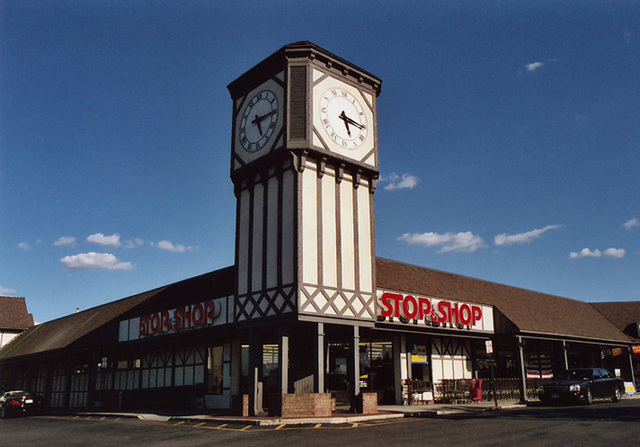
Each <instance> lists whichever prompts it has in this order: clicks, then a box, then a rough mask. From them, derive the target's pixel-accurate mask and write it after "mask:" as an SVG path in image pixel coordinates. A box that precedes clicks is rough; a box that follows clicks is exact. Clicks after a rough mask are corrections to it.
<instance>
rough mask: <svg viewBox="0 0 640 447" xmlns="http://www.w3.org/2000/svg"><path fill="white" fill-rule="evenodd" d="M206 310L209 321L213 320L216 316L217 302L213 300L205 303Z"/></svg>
mask: <svg viewBox="0 0 640 447" xmlns="http://www.w3.org/2000/svg"><path fill="white" fill-rule="evenodd" d="M204 312H205V313H206V314H207V319H206V320H207V323H209V321H213V320H214V319H215V318H216V303H215V302H213V301H207V302H206V303H205V304H204Z"/></svg>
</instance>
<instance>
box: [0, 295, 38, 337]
mask: <svg viewBox="0 0 640 447" xmlns="http://www.w3.org/2000/svg"><path fill="white" fill-rule="evenodd" d="M31 326H33V315H31V314H30V313H29V312H28V311H27V303H26V301H25V299H24V298H16V297H12V296H0V330H2V329H20V330H25V329H28V328H30V327H31Z"/></svg>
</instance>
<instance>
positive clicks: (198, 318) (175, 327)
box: [119, 298, 227, 341]
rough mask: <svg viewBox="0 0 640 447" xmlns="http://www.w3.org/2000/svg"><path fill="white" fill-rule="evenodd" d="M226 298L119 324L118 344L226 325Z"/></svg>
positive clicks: (152, 314) (156, 313) (164, 311)
mask: <svg viewBox="0 0 640 447" xmlns="http://www.w3.org/2000/svg"><path fill="white" fill-rule="evenodd" d="M226 307H227V306H226V298H220V299H215V300H206V301H203V302H201V303H196V304H189V305H187V306H182V307H177V308H175V309H171V310H163V311H160V312H154V313H151V314H148V315H143V316H141V317H137V318H132V319H130V320H124V321H121V322H120V336H119V340H120V341H129V340H138V339H140V338H145V337H151V336H154V335H162V334H172V333H175V332H179V331H184V330H189V329H197V328H203V327H207V326H216V325H220V324H226V323H227V315H226Z"/></svg>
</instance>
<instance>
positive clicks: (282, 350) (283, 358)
mask: <svg viewBox="0 0 640 447" xmlns="http://www.w3.org/2000/svg"><path fill="white" fill-rule="evenodd" d="M278 344H279V346H278V354H279V356H278V357H279V359H278V363H279V364H280V365H279V366H280V394H288V393H289V329H288V328H287V327H283V326H281V327H280V341H279V343H278Z"/></svg>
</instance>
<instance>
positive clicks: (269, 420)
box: [77, 401, 526, 427]
mask: <svg viewBox="0 0 640 447" xmlns="http://www.w3.org/2000/svg"><path fill="white" fill-rule="evenodd" d="M525 407H526V404H523V403H520V402H519V401H499V402H498V407H496V406H495V404H494V402H493V401H491V402H478V403H473V404H455V405H454V404H430V405H379V406H378V413H377V414H370V415H362V414H353V413H349V412H348V411H347V410H340V409H339V410H337V411H335V412H334V414H333V415H332V416H331V417H309V418H281V417H277V416H276V417H269V416H259V417H256V416H249V417H244V416H213V415H206V414H200V415H198V414H193V415H174V416H171V415H159V414H149V413H115V412H113V413H111V412H83V413H77V414H78V415H79V416H99V417H126V418H137V419H140V420H143V421H155V422H168V421H177V422H187V421H196V422H209V423H213V422H216V423H220V424H245V425H256V426H263V427H266V426H281V425H317V424H355V423H361V422H370V421H385V420H394V419H402V418H406V417H436V416H445V415H452V414H477V413H480V412H483V411H492V410H496V409H497V410H505V409H513V408H525Z"/></svg>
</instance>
